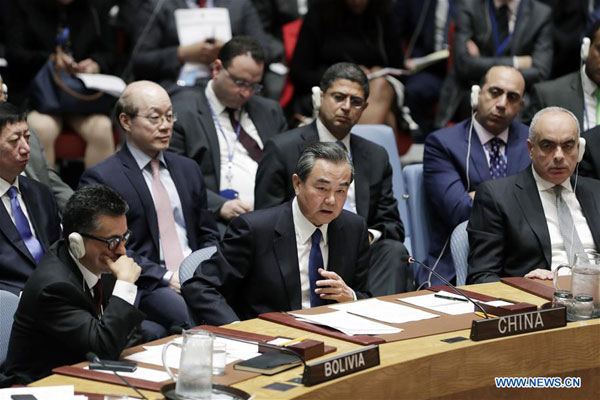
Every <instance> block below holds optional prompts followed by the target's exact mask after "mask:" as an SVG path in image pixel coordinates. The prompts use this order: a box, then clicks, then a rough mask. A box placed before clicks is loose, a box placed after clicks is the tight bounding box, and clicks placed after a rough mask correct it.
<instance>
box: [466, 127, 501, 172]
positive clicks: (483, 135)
mask: <svg viewBox="0 0 600 400" xmlns="http://www.w3.org/2000/svg"><path fill="white" fill-rule="evenodd" d="M473 128H474V129H475V132H476V133H477V137H478V138H479V141H480V142H481V145H482V146H483V152H484V153H485V159H486V160H487V163H488V167H489V166H490V150H491V149H490V148H488V147H489V146H488V142H489V141H490V140H492V139H493V138H495V137H497V138H498V139H500V140H501V141H502V144H500V154H501V155H502V157H504V160H505V161H506V143H508V128H506V129H505V130H504V131H502V132H501V133H500V134H499V135H493V134H492V133H490V132H489V131H488V130H487V129H485V128H484V127H483V125H481V124H480V123H479V121H477V118H473Z"/></svg>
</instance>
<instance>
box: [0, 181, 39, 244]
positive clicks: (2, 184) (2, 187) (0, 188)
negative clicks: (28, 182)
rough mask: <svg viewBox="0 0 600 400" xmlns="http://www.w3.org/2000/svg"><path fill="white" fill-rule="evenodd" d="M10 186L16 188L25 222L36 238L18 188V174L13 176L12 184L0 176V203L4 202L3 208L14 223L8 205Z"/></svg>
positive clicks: (10, 208)
mask: <svg viewBox="0 0 600 400" xmlns="http://www.w3.org/2000/svg"><path fill="white" fill-rule="evenodd" d="M11 186H14V187H16V188H17V200H19V204H20V205H21V210H23V214H25V216H26V217H27V222H28V223H29V229H31V233H32V234H33V236H35V237H36V239H37V235H36V234H35V229H34V228H33V224H32V223H31V218H29V213H28V212H27V204H25V201H23V196H21V189H20V188H19V177H18V176H17V177H16V178H15V183H13V184H10V183H8V182H7V181H5V180H4V179H2V178H0V197H2V204H4V208H6V212H7V213H8V215H10V219H11V220H12V222H13V224H14V223H15V217H14V216H13V213H12V207H11V206H10V197H8V189H10V187H11ZM15 227H16V225H15Z"/></svg>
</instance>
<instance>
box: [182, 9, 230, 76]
mask: <svg viewBox="0 0 600 400" xmlns="http://www.w3.org/2000/svg"><path fill="white" fill-rule="evenodd" d="M175 25H176V27H177V36H178V37H179V43H180V44H181V45H184V46H187V45H190V44H193V43H196V42H202V41H204V40H206V39H211V38H212V39H218V40H222V41H223V42H228V41H229V40H230V39H231V20H230V18H229V10H228V9H227V8H222V7H210V8H182V9H179V10H175ZM194 69H195V70H196V71H197V76H208V72H209V71H210V69H209V66H208V65H204V64H195V63H185V65H184V66H183V70H184V71H190V70H194Z"/></svg>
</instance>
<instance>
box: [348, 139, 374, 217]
mask: <svg viewBox="0 0 600 400" xmlns="http://www.w3.org/2000/svg"><path fill="white" fill-rule="evenodd" d="M350 151H351V152H352V162H353V164H354V199H355V201H356V212H357V214H358V215H362V216H363V217H365V218H367V217H368V215H369V185H370V182H369V166H370V165H371V162H370V154H369V152H368V151H366V149H364V148H360V146H358V144H357V143H356V140H355V136H354V135H352V134H351V136H350Z"/></svg>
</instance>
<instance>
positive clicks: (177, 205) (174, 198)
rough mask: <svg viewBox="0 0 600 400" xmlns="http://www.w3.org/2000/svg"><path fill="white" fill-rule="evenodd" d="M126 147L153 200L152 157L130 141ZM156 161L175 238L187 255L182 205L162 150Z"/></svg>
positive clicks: (161, 250)
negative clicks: (166, 195) (171, 216)
mask: <svg viewBox="0 0 600 400" xmlns="http://www.w3.org/2000/svg"><path fill="white" fill-rule="evenodd" d="M127 147H128V148H129V151H130V152H131V155H132V156H133V158H134V159H135V162H136V163H137V165H138V167H139V168H140V170H141V172H142V176H143V177H144V181H145V182H146V186H148V191H149V192H150V196H151V197H152V201H153V202H154V193H152V169H151V168H150V165H149V164H150V161H152V158H151V157H150V156H149V155H147V154H146V153H144V152H143V151H140V150H138V149H136V148H135V147H133V146H132V145H131V143H129V142H128V143H127ZM156 159H157V160H158V161H160V166H159V168H158V176H159V177H160V181H161V182H162V184H163V186H164V187H165V190H166V191H167V194H168V195H169V202H170V203H171V208H172V209H173V218H174V219H175V231H176V232H177V238H178V239H179V245H180V246H181V251H182V252H183V257H187V256H188V255H190V254H191V253H192V249H190V246H189V245H188V239H187V228H186V225H185V219H184V218H183V207H182V206H181V199H180V198H179V193H178V192H177V187H176V186H175V182H173V178H171V174H170V173H169V170H168V169H167V164H166V162H165V157H164V155H163V153H162V152H160V153H158V156H157V157H156ZM161 240H162V239H161V238H160V235H159V237H158V242H159V250H160V260H161V261H160V262H161V265H162V266H165V261H164V259H165V258H164V254H163V249H162V242H161Z"/></svg>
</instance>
